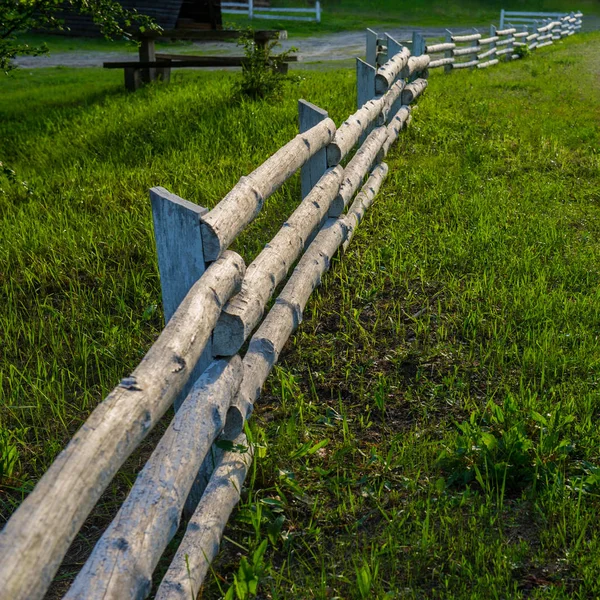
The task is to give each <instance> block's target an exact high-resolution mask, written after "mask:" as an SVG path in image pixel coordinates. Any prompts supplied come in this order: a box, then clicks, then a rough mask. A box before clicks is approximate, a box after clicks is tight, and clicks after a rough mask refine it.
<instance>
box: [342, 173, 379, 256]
mask: <svg viewBox="0 0 600 600" xmlns="http://www.w3.org/2000/svg"><path fill="white" fill-rule="evenodd" d="M388 171H389V168H388V166H387V164H386V163H381V164H379V165H377V166H376V167H375V168H374V169H373V171H371V175H370V176H369V179H367V183H365V185H363V186H362V188H361V190H360V192H359V193H358V194H357V195H356V198H355V199H354V201H353V202H352V204H351V205H350V208H349V209H348V214H347V216H346V224H347V227H348V231H347V233H346V239H345V240H344V243H343V248H344V251H345V250H347V249H348V246H349V245H350V242H351V241H352V238H353V236H354V232H355V231H356V228H357V227H358V226H359V225H360V222H361V221H362V220H363V217H364V216H365V213H366V211H367V210H368V209H369V208H370V207H371V205H372V204H373V202H374V200H375V196H377V194H378V193H379V190H380V188H381V186H382V185H383V182H384V180H385V178H386V177H387V174H388Z"/></svg>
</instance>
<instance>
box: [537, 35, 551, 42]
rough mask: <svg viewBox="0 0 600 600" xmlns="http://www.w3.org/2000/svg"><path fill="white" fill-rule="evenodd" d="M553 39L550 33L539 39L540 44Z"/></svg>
mask: <svg viewBox="0 0 600 600" xmlns="http://www.w3.org/2000/svg"><path fill="white" fill-rule="evenodd" d="M551 39H552V34H551V33H548V34H546V35H540V36H539V37H538V39H537V41H538V42H545V41H546V40H551Z"/></svg>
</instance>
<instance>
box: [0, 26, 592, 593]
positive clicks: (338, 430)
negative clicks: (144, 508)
mask: <svg viewBox="0 0 600 600" xmlns="http://www.w3.org/2000/svg"><path fill="white" fill-rule="evenodd" d="M599 63H600V36H598V35H581V36H574V37H573V38H570V39H568V40H565V41H563V42H561V43H559V44H556V45H554V46H552V47H549V48H544V49H541V50H539V51H536V52H535V53H534V54H533V55H532V56H531V57H528V58H525V59H523V60H522V61H517V62H515V63H511V64H501V65H499V66H498V67H496V68H494V69H488V70H486V71H484V72H457V73H453V74H452V75H451V76H444V75H441V74H440V75H436V74H434V75H432V77H431V79H430V86H429V88H428V90H427V92H426V94H425V97H424V98H422V99H421V100H420V101H419V103H418V108H416V109H415V111H414V119H413V123H412V125H411V127H410V129H409V130H408V131H406V132H404V133H403V134H402V136H401V138H400V140H399V142H398V143H397V145H396V146H395V147H394V149H393V150H392V152H391V154H390V155H389V156H388V159H387V160H388V163H389V165H390V176H389V178H388V180H387V181H386V183H385V185H384V187H383V189H382V191H381V193H380V195H379V196H378V198H377V200H376V202H375V204H374V206H373V208H372V209H371V210H370V212H369V213H368V215H367V217H366V218H365V220H364V221H363V223H362V224H361V226H360V228H359V229H358V230H357V233H356V235H355V237H354V239H353V242H352V244H351V246H350V248H349V251H348V252H347V253H346V254H345V255H344V256H342V257H339V258H336V259H335V260H334V262H333V265H332V270H331V273H330V274H328V275H327V276H326V277H325V278H324V281H323V284H322V286H321V287H320V288H319V290H318V291H317V292H316V293H315V295H314V296H313V298H312V299H311V301H310V302H309V304H308V306H307V310H306V313H305V317H304V321H303V323H302V324H301V326H300V328H299V330H298V331H297V333H296V334H295V335H294V337H293V338H292V339H291V340H290V342H289V344H288V345H287V347H286V349H285V351H284V353H283V356H282V357H281V360H280V363H279V365H278V366H277V367H276V368H275V370H274V372H273V374H272V376H271V377H270V378H269V381H268V382H267V385H266V388H265V390H264V394H263V397H262V399H261V401H260V403H259V405H258V406H257V410H256V413H255V415H254V417H253V420H252V423H251V426H250V428H249V430H248V434H249V436H250V439H251V441H252V443H253V445H254V447H255V460H254V464H253V467H252V472H251V474H250V475H249V478H248V481H247V486H246V488H245V490H244V493H243V500H242V503H241V504H240V506H239V509H238V510H237V511H236V513H235V514H234V516H233V518H232V519H231V521H230V523H229V525H228V527H227V530H226V532H225V538H224V541H223V545H222V552H221V554H220V556H219V558H218V559H217V561H216V562H215V564H214V565H213V570H212V573H211V576H210V577H209V579H208V580H207V584H206V586H205V590H204V597H205V598H220V597H223V596H227V597H228V598H236V597H237V598H252V597H271V598H298V597H300V598H335V597H337V598H444V599H452V598H552V599H559V598H579V599H584V598H594V597H597V596H599V595H600V584H599V581H600V577H599V575H600V573H599V566H598V565H599V564H600V536H599V529H598V519H597V514H598V510H599V509H600V497H599V494H600V490H599V482H600V453H599V450H598V448H599V447H600V436H599V434H598V428H597V423H596V422H597V418H598V414H600V391H599V389H598V382H599V378H598V365H599V364H600V343H599V341H598V340H599V336H600V328H599V323H600V294H599V292H598V290H599V289H600V288H599V284H600V272H599V270H598V265H599V264H600V243H599V241H598V236H599V233H600V208H599V205H600V175H599V174H600V164H599V160H600V156H599V153H598V148H599V147H600V129H599V123H600V119H599V117H600V93H599V92H600V89H599V87H598V79H597V65H598V64H599ZM354 79H355V74H354V72H353V71H339V72H328V73H305V74H303V75H302V81H300V82H299V83H298V85H297V86H290V87H289V89H288V90H286V93H285V94H284V95H283V96H282V98H281V100H280V101H278V102H266V101H263V100H258V101H243V102H241V103H240V102H231V101H230V98H231V95H232V84H233V76H232V75H231V74H227V73H199V74H196V73H181V74H180V73H177V74H176V75H175V80H174V82H173V83H172V84H171V85H170V86H162V85H156V86H154V85H153V86H149V87H147V88H145V89H143V90H141V91H140V92H137V93H136V94H133V95H132V94H126V93H125V92H124V91H122V90H121V86H122V84H121V81H120V77H119V76H118V75H117V74H115V73H110V72H103V71H101V70H68V69H48V70H40V71H35V72H30V71H22V72H17V73H15V74H14V75H12V76H11V77H10V78H4V79H2V80H1V81H0V89H1V95H0V112H1V114H2V119H0V138H1V140H2V143H1V145H0V148H1V153H2V155H1V156H0V160H2V162H3V171H2V173H3V177H2V182H1V184H0V188H1V190H2V191H1V192H0V239H1V240H2V241H1V243H0V299H1V301H0V325H1V327H0V331H1V334H0V335H1V336H2V338H1V340H0V352H1V359H2V360H1V363H0V393H1V397H0V450H1V451H2V460H1V461H0V467H1V468H2V478H3V479H2V496H1V498H2V506H3V515H4V517H5V518H6V517H8V516H9V515H10V513H11V512H12V510H14V508H15V507H16V506H17V505H18V504H19V502H20V501H21V500H22V498H23V497H24V495H25V494H26V493H27V491H28V490H30V489H31V487H32V486H33V484H34V483H35V481H36V480H37V479H39V477H40V476H41V474H42V473H43V472H44V470H45V469H46V468H47V466H48V465H49V464H50V462H51V461H52V460H53V458H54V457H55V456H56V454H57V453H58V452H59V451H60V449H61V448H63V447H64V445H65V444H66V443H67V441H68V439H69V438H70V436H71V435H72V434H73V432H74V431H75V430H76V429H77V428H78V427H79V426H80V425H81V423H82V422H83V420H84V419H85V417H86V416H87V415H88V414H89V412H90V411H91V410H92V409H93V407H94V406H95V405H96V404H97V403H98V402H99V401H100V400H101V399H102V398H103V397H104V395H105V394H106V393H107V392H108V391H109V390H110V389H112V387H113V386H114V385H115V383H116V382H118V381H119V380H120V378H121V377H122V376H123V375H124V374H127V373H129V372H130V371H131V370H132V369H133V367H134V366H135V365H136V364H137V362H138V361H139V359H140V358H141V357H142V356H143V354H144V353H145V351H146V350H147V348H148V347H149V346H150V344H151V343H152V341H153V340H154V339H155V338H156V336H157V334H158V332H159V330H160V328H161V327H162V319H161V309H160V289H159V281H158V274H157V269H156V256H155V253H154V247H153V240H152V224H151V213H150V205H149V200H148V197H147V189H148V188H149V187H151V186H153V185H163V186H164V187H166V188H168V189H170V190H171V191H173V192H174V193H176V194H178V195H180V196H182V197H184V198H187V199H189V200H192V201H194V202H198V203H199V204H202V205H205V206H208V207H211V206H214V204H216V202H218V201H219V199H220V198H222V197H223V196H224V194H225V193H226V192H227V191H228V190H229V189H230V188H231V187H232V186H233V184H234V183H235V182H236V181H237V179H238V178H239V177H240V176H241V175H244V174H247V173H248V172H250V171H251V170H252V169H253V168H254V167H256V166H257V165H258V164H260V163H261V162H262V161H263V160H264V159H265V158H266V157H267V156H268V155H270V154H271V153H273V151H274V150H275V149H277V148H279V147H280V146H281V145H282V144H283V143H285V141H287V140H289V139H291V138H292V137H293V136H294V135H295V133H296V131H297V129H296V128H297V125H296V119H297V112H296V111H297V108H296V101H297V99H298V98H300V97H304V98H306V99H307V100H310V101H312V102H314V103H316V104H318V105H320V106H322V107H323V108H324V109H326V110H328V111H329V112H330V115H331V116H332V118H333V119H334V120H335V121H336V123H338V124H339V123H341V122H342V121H343V120H344V119H345V118H346V117H347V115H348V114H349V113H350V112H352V110H353V109H354V100H353V98H354V93H355V90H354ZM298 198H299V182H298V180H297V179H294V180H292V181H291V182H290V183H289V184H286V186H284V188H283V189H282V190H281V191H280V192H278V193H277V194H276V195H275V196H274V197H273V198H272V199H271V200H269V202H268V203H267V205H266V207H265V210H264V212H263V213H262V214H261V216H260V217H259V218H258V219H257V220H256V222H255V223H254V224H253V225H252V227H251V228H250V229H249V231H248V232H247V233H246V234H245V235H244V236H243V237H242V238H241V239H240V240H239V241H238V242H237V243H236V246H235V249H236V250H238V251H239V252H241V253H242V255H243V256H244V258H245V259H246V261H247V262H248V261H250V260H252V258H253V257H254V256H256V254H257V253H258V252H259V251H260V249H261V247H262V245H263V244H264V243H266V242H267V241H268V240H269V239H270V238H271V237H272V236H273V234H274V233H275V232H276V231H277V230H278V229H279V227H280V226H281V224H282V222H283V221H284V219H285V217H286V215H288V214H289V213H290V212H291V210H292V209H293V207H294V206H295V205H296V204H297V202H298ZM147 452H148V448H145V449H142V451H141V452H140V453H138V454H136V455H135V456H134V457H132V459H131V460H130V461H128V463H127V465H126V466H125V468H124V469H123V470H122V471H121V472H120V474H119V476H118V477H117V479H116V481H115V483H114V484H113V485H112V486H111V487H110V488H109V490H108V491H107V493H106V494H105V496H104V497H103V499H102V501H101V502H100V504H99V505H98V507H97V508H96V509H95V511H94V513H93V514H92V515H91V517H90V520H89V522H88V523H87V524H86V527H85V528H84V530H83V532H82V534H81V535H80V537H79V539H78V540H77V542H76V543H75V544H74V547H73V548H72V549H71V551H70V554H69V556H68V557H67V560H66V561H65V565H64V566H63V568H62V570H61V572H60V575H59V577H58V578H57V581H56V582H55V586H54V588H53V590H52V592H51V595H50V597H51V598H52V597H58V595H59V594H60V592H62V591H64V589H65V586H67V585H68V582H69V581H70V580H71V579H72V578H73V575H74V573H73V572H74V571H75V567H74V566H73V565H79V564H81V563H82V562H83V561H84V560H85V556H86V554H87V553H88V552H89V549H90V546H91V544H92V542H93V540H94V539H95V538H96V537H97V536H98V532H99V531H101V530H102V528H103V527H104V526H106V524H107V523H108V521H109V520H110V518H111V517H112V515H114V514H115V512H116V510H117V508H118V504H119V502H120V501H121V500H122V499H123V497H124V495H125V494H126V492H127V489H128V488H129V486H130V485H131V482H132V481H133V479H134V477H135V474H136V472H137V471H138V470H139V468H140V466H141V465H142V464H143V459H144V456H145V455H144V453H145V454H146V455H147ZM176 543H177V540H175V541H174V544H173V546H172V548H170V550H169V551H170V552H172V551H174V548H175V547H176ZM164 567H165V565H161V567H160V569H159V571H160V570H162V571H163V572H164ZM52 594H54V595H52Z"/></svg>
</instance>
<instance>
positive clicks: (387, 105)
mask: <svg viewBox="0 0 600 600" xmlns="http://www.w3.org/2000/svg"><path fill="white" fill-rule="evenodd" d="M405 86H406V82H405V81H404V80H403V79H398V81H396V82H395V83H394V85H392V87H391V88H390V89H389V90H388V91H387V92H386V94H385V95H384V96H382V98H383V107H382V109H381V113H380V115H379V120H378V125H385V123H386V122H387V120H388V117H389V116H390V111H391V110H392V108H393V106H394V104H395V103H396V102H397V101H398V100H400V96H401V95H402V90H403V89H404V87H405Z"/></svg>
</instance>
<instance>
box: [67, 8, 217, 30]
mask: <svg viewBox="0 0 600 600" xmlns="http://www.w3.org/2000/svg"><path fill="white" fill-rule="evenodd" d="M119 1H120V3H121V4H122V5H123V6H124V7H125V8H127V9H135V10H137V11H138V12H139V13H142V14H144V15H148V16H149V17H152V18H153V19H154V20H155V21H156V22H157V23H158V24H159V25H160V26H161V27H162V28H163V29H200V30H210V29H213V30H215V29H221V28H222V26H223V21H222V17H221V0H119ZM63 19H64V21H65V24H66V25H67V26H68V28H69V29H68V30H65V31H63V32H61V33H64V34H66V35H73V36H99V35H100V31H99V29H98V27H97V26H96V25H95V24H94V23H93V21H92V20H91V19H90V18H89V17H87V16H84V15H78V14H74V13H66V14H65V15H64V16H63Z"/></svg>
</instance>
